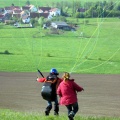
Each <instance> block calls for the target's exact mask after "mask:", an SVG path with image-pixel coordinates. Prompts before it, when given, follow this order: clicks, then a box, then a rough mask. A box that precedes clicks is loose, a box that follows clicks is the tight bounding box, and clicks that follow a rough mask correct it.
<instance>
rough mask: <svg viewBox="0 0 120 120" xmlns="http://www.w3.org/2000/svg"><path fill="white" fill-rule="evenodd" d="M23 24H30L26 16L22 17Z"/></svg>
mask: <svg viewBox="0 0 120 120" xmlns="http://www.w3.org/2000/svg"><path fill="white" fill-rule="evenodd" d="M22 21H23V23H30V17H29V16H28V15H26V16H24V17H22Z"/></svg>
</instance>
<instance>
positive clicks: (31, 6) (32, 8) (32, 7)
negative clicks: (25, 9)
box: [29, 5, 38, 12]
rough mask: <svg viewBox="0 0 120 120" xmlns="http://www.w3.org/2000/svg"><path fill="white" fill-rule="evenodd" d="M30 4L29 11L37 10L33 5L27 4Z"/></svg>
mask: <svg viewBox="0 0 120 120" xmlns="http://www.w3.org/2000/svg"><path fill="white" fill-rule="evenodd" d="M29 6H30V9H29V10H30V12H37V11H38V10H37V8H36V7H35V6H34V5H29Z"/></svg>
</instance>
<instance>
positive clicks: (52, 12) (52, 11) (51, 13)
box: [50, 8, 61, 16]
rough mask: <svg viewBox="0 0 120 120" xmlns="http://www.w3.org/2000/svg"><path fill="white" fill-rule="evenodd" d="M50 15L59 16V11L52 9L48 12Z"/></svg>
mask: <svg viewBox="0 0 120 120" xmlns="http://www.w3.org/2000/svg"><path fill="white" fill-rule="evenodd" d="M50 15H52V16H57V15H61V10H60V9H58V8H52V9H51V10H50Z"/></svg>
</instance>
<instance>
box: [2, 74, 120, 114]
mask: <svg viewBox="0 0 120 120" xmlns="http://www.w3.org/2000/svg"><path fill="white" fill-rule="evenodd" d="M43 74H44V75H47V74H48V73H43ZM59 76H62V73H61V74H60V75H59ZM71 77H72V78H75V81H76V82H77V83H78V84H79V85H81V86H83V87H84V89H85V91H84V92H81V93H78V101H79V108H80V109H79V112H78V114H81V115H86V116H88V115H90V116H92V115H96V116H120V75H85V74H82V75H81V74H72V75H71ZM36 78H37V73H7V72H0V108H8V109H13V110H17V111H27V112H43V111H44V108H45V107H46V101H44V100H43V99H42V98H41V95H40V89H41V86H42V83H38V82H36ZM62 113H65V114H67V110H66V108H65V107H64V106H60V114H62Z"/></svg>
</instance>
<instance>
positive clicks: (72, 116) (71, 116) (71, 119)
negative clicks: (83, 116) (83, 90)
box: [68, 111, 74, 120]
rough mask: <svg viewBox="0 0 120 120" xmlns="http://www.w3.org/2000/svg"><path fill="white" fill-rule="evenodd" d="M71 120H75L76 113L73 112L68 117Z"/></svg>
mask: <svg viewBox="0 0 120 120" xmlns="http://www.w3.org/2000/svg"><path fill="white" fill-rule="evenodd" d="M68 118H69V120H74V119H73V118H74V112H73V111H71V112H70V114H69V115H68Z"/></svg>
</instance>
